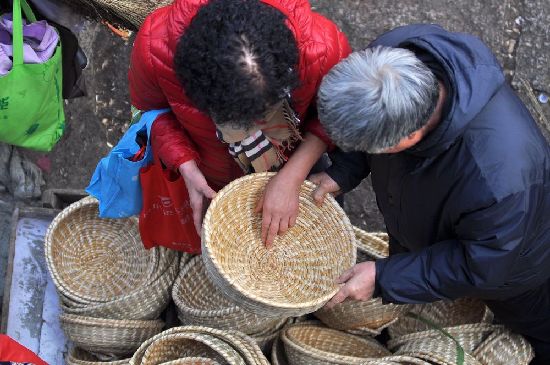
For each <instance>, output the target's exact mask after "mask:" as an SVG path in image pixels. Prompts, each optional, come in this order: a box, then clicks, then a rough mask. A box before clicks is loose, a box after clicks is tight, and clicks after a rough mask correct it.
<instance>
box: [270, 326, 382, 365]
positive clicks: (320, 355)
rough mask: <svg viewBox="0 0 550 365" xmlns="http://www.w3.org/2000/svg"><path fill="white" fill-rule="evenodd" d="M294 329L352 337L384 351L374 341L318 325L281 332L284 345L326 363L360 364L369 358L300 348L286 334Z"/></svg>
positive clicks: (290, 327) (289, 327) (287, 329)
mask: <svg viewBox="0 0 550 365" xmlns="http://www.w3.org/2000/svg"><path fill="white" fill-rule="evenodd" d="M296 327H311V328H317V329H319V330H322V331H327V332H333V333H338V334H339V335H342V336H349V337H353V338H354V340H358V341H359V342H363V343H365V344H366V345H369V346H373V345H379V346H380V347H381V348H382V349H386V348H385V347H383V346H382V345H381V344H379V343H378V342H376V343H375V342H373V341H376V340H374V339H372V340H371V341H369V340H367V339H366V338H363V337H359V336H355V335H352V334H350V333H346V332H342V331H339V330H336V329H333V328H329V327H323V326H319V325H315V324H313V325H311V324H301V323H297V324H295V325H292V326H288V327H286V328H284V329H283V330H282V331H281V340H282V342H283V343H284V344H285V345H289V346H291V347H292V348H294V349H295V350H296V351H299V352H301V353H303V354H306V355H307V356H310V357H313V358H315V359H318V360H322V361H326V360H327V358H329V359H330V360H331V361H333V362H336V361H337V362H339V363H340V364H342V365H348V364H360V363H363V362H365V361H366V360H368V359H369V358H368V357H358V356H349V355H340V354H337V353H334V352H328V351H324V350H319V349H316V348H314V347H311V346H307V347H305V346H301V345H300V344H299V343H296V342H295V341H294V340H293V339H292V338H290V337H289V336H288V334H287V332H288V331H289V330H291V329H292V328H296ZM386 350H387V349H386ZM387 351H388V356H389V354H390V351H389V350H387ZM380 358H382V356H381V357H379V358H377V359H380Z"/></svg>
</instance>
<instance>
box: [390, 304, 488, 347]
mask: <svg viewBox="0 0 550 365" xmlns="http://www.w3.org/2000/svg"><path fill="white" fill-rule="evenodd" d="M408 310H409V312H412V313H414V314H416V315H418V316H420V317H422V318H425V319H427V320H429V321H431V322H434V323H435V324H437V325H439V326H441V327H453V326H459V325H462V324H469V323H491V322H492V320H493V314H492V313H491V311H490V310H489V309H488V308H487V306H486V305H485V303H483V302H482V301H481V300H478V299H474V298H461V299H458V300H455V301H452V302H451V301H438V302H434V303H429V304H415V305H409V306H408ZM429 329H431V327H430V326H429V325H427V324H426V323H424V322H422V321H420V320H418V319H416V318H412V317H409V316H404V315H402V316H400V317H399V319H398V320H397V321H396V322H395V323H394V324H392V325H390V326H389V327H388V331H389V334H390V337H392V338H395V337H400V336H403V335H406V334H409V333H414V332H420V331H426V330H429Z"/></svg>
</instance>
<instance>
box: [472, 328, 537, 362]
mask: <svg viewBox="0 0 550 365" xmlns="http://www.w3.org/2000/svg"><path fill="white" fill-rule="evenodd" d="M534 355H535V354H534V352H533V348H532V347H531V345H530V344H529V342H527V340H526V339H525V338H524V337H523V336H520V335H518V334H516V333H512V332H510V331H509V330H507V329H504V328H501V329H499V330H496V331H495V332H493V334H491V336H489V338H487V339H486V340H485V341H484V342H483V343H482V344H480V345H479V346H478V347H477V348H476V350H475V351H474V356H475V358H476V359H477V360H478V361H479V362H480V363H481V364H483V365H527V364H529V363H530V362H531V360H532V359H533V357H534Z"/></svg>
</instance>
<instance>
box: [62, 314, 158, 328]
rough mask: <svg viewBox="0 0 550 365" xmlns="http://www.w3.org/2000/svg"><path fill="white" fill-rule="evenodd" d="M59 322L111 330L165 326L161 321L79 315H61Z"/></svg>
mask: <svg viewBox="0 0 550 365" xmlns="http://www.w3.org/2000/svg"><path fill="white" fill-rule="evenodd" d="M59 320H60V321H61V322H63V323H67V324H78V325H84V326H90V327H109V328H157V327H162V326H164V322H163V321H162V320H161V319H150V320H147V319H108V318H94V317H86V316H79V315H77V314H69V313H61V314H60V315H59Z"/></svg>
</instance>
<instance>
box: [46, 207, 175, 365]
mask: <svg viewBox="0 0 550 365" xmlns="http://www.w3.org/2000/svg"><path fill="white" fill-rule="evenodd" d="M46 261H47V265H48V269H49V271H50V274H51V276H52V279H53V282H54V284H55V286H56V288H57V291H58V294H59V297H60V299H61V308H62V314H61V316H60V321H61V325H62V327H63V329H64V331H65V333H66V335H67V337H68V338H69V339H70V340H71V341H72V342H73V343H74V345H76V346H77V347H79V348H80V349H83V350H86V351H88V352H90V353H91V354H93V355H94V356H95V357H96V358H97V359H99V360H119V359H123V358H128V357H129V356H130V355H131V354H132V353H133V352H134V351H135V350H136V349H137V348H138V347H139V346H140V345H141V344H142V343H143V341H145V340H147V339H148V338H150V337H152V336H154V335H156V334H157V333H159V332H160V331H161V330H162V328H163V326H164V323H163V322H162V321H161V320H160V319H159V316H160V314H161V312H162V311H163V310H164V308H165V307H166V305H167V304H168V302H169V300H170V292H171V287H172V284H173V282H174V280H175V278H176V276H177V272H178V265H179V258H178V255H177V254H176V253H174V252H173V251H169V250H165V249H156V248H155V249H151V250H145V249H144V248H143V244H142V243H141V240H140V238H139V232H138V226H137V220H136V219H134V218H130V219H117V220H112V219H100V218H98V203H97V201H96V200H95V199H94V198H91V197H87V198H84V199H82V200H80V201H78V202H76V203H74V204H72V205H70V206H69V207H68V208H66V209H65V210H63V211H62V212H61V213H60V214H59V215H58V216H57V217H56V218H55V219H54V221H53V222H52V224H51V225H50V227H49V229H48V232H47V234H46ZM80 349H77V350H74V351H73V352H71V354H70V356H69V357H68V358H67V363H69V364H71V363H72V364H83V363H85V362H89V361H92V359H93V358H92V357H91V354H86V353H84V352H83V351H81V350H80ZM126 361H128V360H126Z"/></svg>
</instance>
